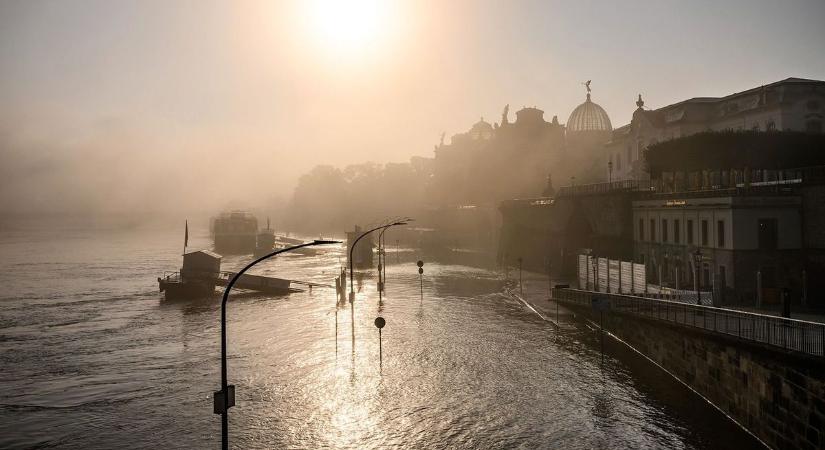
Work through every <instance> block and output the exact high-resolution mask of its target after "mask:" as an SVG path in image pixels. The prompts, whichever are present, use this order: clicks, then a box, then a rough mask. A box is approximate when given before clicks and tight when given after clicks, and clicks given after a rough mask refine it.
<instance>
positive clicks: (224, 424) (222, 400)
mask: <svg viewBox="0 0 825 450" xmlns="http://www.w3.org/2000/svg"><path fill="white" fill-rule="evenodd" d="M326 244H340V242H338V241H322V240H315V241H312V242H307V243H304V244H300V245H295V246H292V247H287V248H284V249H281V250H277V251H274V252H272V253H269V254H267V255H264V256H261V257H260V258H258V259H256V260H255V261H252V262H251V263H249V264H247V265H246V267H244V268H243V269H241V270H240V271H238V273H236V274H235V275H234V276H233V277H232V279H231V280H229V283H228V284H227V285H226V289H225V290H224V291H223V301H221V390H220V391H218V392H215V399H214V400H215V405H214V411H215V414H220V415H221V442H222V445H221V448H223V449H224V450H228V449H229V408H231V407H232V406H234V404H235V401H234V399H235V386H234V385H233V386H231V392H230V386H228V385H227V383H226V303H227V301H228V300H229V291H230V290H232V286H234V285H235V282H236V281H238V279H239V278H240V277H241V275H243V274H244V272H246V271H247V270H249V269H250V268H251V267H252V266H254V265H255V264H258V263H259V262H261V261H263V260H265V259H268V258H271V257H273V256H275V255H277V254H279V253H284V252H288V251H290V250H295V249H298V248H302V247H310V246H313V245H326ZM230 394H231V395H230Z"/></svg>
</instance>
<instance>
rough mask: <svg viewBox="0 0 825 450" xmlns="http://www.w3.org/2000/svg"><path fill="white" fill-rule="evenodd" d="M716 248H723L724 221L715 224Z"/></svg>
mask: <svg viewBox="0 0 825 450" xmlns="http://www.w3.org/2000/svg"><path fill="white" fill-rule="evenodd" d="M716 246H717V247H719V248H724V247H725V221H724V220H719V221H717V222H716Z"/></svg>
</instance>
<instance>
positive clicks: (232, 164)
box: [0, 0, 825, 213]
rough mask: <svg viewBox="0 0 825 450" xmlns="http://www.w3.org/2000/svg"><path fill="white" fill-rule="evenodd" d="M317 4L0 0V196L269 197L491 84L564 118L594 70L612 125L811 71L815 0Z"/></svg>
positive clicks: (30, 201)
mask: <svg viewBox="0 0 825 450" xmlns="http://www.w3.org/2000/svg"><path fill="white" fill-rule="evenodd" d="M323 3H324V2H320V4H319V2H312V1H310V0H307V1H302V2H293V3H289V2H276V1H232V2H230V1H223V2H212V1H206V0H197V1H168V0H167V1H150V0H140V1H112V0H101V1H70V0H55V1H33V0H26V1H14V0H0V212H3V213H15V212H37V211H54V212H85V211H105V212H110V211H135V212H148V211H166V212H168V211H175V210H177V209H181V210H198V211H207V210H217V209H220V208H223V207H225V206H227V205H229V204H240V205H242V204H243V203H246V204H248V205H249V204H251V205H256V204H260V203H262V202H275V201H278V200H279V199H284V198H288V197H289V195H290V194H291V190H292V187H293V186H294V183H295V181H296V179H297V177H298V176H299V175H300V174H301V173H303V172H305V171H307V170H308V169H309V168H311V167H312V166H314V165H315V164H319V163H325V164H334V165H345V164H348V163H356V162H363V161H368V160H372V161H376V162H388V161H406V160H408V159H409V157H410V156H412V155H421V156H432V148H433V145H434V144H435V143H437V142H438V137H439V135H440V134H441V132H442V131H446V133H447V136H450V135H452V134H454V133H457V132H461V131H464V130H466V129H467V128H469V126H470V125H471V124H472V123H473V122H475V121H477V120H478V118H479V116H482V115H483V116H484V117H485V118H486V119H488V120H489V121H491V122H493V121H498V120H499V116H500V113H501V109H502V107H503V106H504V104H506V103H510V105H511V111H516V110H518V109H520V108H521V107H522V106H524V105H527V106H537V107H539V108H541V109H543V110H544V111H545V118H546V119H547V120H550V118H551V117H552V116H553V115H558V116H559V120H560V121H561V122H562V123H564V122H566V121H567V116H568V115H569V114H570V111H571V110H572V109H573V108H574V107H575V106H576V105H577V104H579V103H581V102H582V101H583V99H584V88H583V86H581V82H583V81H585V80H588V79H592V80H593V83H592V87H593V99H594V101H596V102H597V103H599V104H601V105H602V106H603V107H604V108H605V109H606V110H607V112H608V114H609V115H610V117H611V120H612V121H613V125H614V126H620V125H623V124H626V123H627V122H628V121H629V119H630V115H631V114H632V112H633V110H634V108H635V105H634V102H635V100H636V95H637V94H639V93H641V94H642V95H643V97H644V98H645V101H646V106H648V107H651V108H656V107H660V106H664V105H667V104H670V103H673V102H677V101H680V100H683V99H686V98H689V97H694V96H718V95H725V94H729V93H732V92H736V91H741V90H744V89H748V88H751V87H754V86H758V85H760V84H765V83H769V82H773V81H777V80H780V79H784V78H787V77H791V76H796V77H803V78H815V79H825V53H824V50H823V49H825V26H823V24H825V1H822V0H810V1H802V0H800V1H796V0H789V1H777V0H771V1H762V0H735V1H733V0H731V1H723V0H717V1H701V0H691V1H671V0H656V1H623V2H615V1H602V2H599V1H570V0H565V1H550V0H544V1H502V0H494V1H473V2H471V1H413V0H410V1H407V2H404V1H397V2H392V1H391V0H387V1H386V2H379V5H380V9H381V13H380V14H378V15H375V14H373V12H370V11H369V8H367V9H366V10H358V8H357V7H356V8H351V9H343V10H342V9H340V6H339V5H337V4H335V3H333V4H330V5H327V6H323ZM361 3H364V0H362V1H361ZM366 3H367V6H369V3H370V2H369V1H367V2H366ZM362 6H363V5H362ZM336 8H338V9H336ZM365 11H366V12H365ZM511 114H512V113H511ZM512 117H513V116H512V115H511V118H512ZM238 201H240V202H241V203H238Z"/></svg>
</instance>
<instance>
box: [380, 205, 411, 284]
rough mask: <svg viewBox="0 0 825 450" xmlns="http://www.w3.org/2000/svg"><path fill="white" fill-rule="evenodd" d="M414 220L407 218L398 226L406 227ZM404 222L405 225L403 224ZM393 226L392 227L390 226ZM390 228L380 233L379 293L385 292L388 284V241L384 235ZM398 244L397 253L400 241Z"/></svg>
mask: <svg viewBox="0 0 825 450" xmlns="http://www.w3.org/2000/svg"><path fill="white" fill-rule="evenodd" d="M413 220H414V219H412V218H410V217H405V218H403V219H400V220H399V221H398V222H397V224H399V225H405V224H406V223H407V222H411V221H413ZM401 222H403V223H401ZM390 226H392V225H390ZM390 226H387V227H384V229H383V230H381V232H380V233H378V292H379V293H380V292H383V291H384V287H385V286H386V284H387V239H386V238H385V237H384V233H385V232H386V231H387V230H389V229H390ZM395 242H396V245H395V247H396V253H397V251H398V240H396V241H395Z"/></svg>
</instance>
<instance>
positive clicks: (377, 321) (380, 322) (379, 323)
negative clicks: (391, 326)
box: [375, 316, 387, 330]
mask: <svg viewBox="0 0 825 450" xmlns="http://www.w3.org/2000/svg"><path fill="white" fill-rule="evenodd" d="M386 324H387V321H386V320H384V318H383V317H381V316H378V317H376V318H375V326H376V327H377V328H378V329H379V330H380V329H381V328H384V325H386Z"/></svg>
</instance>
